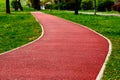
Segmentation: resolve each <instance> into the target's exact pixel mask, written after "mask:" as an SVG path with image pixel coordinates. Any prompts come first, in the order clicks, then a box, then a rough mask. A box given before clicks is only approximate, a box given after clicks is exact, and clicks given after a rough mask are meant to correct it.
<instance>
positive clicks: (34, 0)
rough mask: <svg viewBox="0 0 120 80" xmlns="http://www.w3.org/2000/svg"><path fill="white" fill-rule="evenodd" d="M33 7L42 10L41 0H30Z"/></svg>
mask: <svg viewBox="0 0 120 80" xmlns="http://www.w3.org/2000/svg"><path fill="white" fill-rule="evenodd" d="M30 2H31V4H32V7H33V8H34V9H37V10H40V9H41V8H40V0H30Z"/></svg>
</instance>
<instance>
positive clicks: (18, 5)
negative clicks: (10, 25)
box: [11, 0, 23, 11]
mask: <svg viewBox="0 0 120 80" xmlns="http://www.w3.org/2000/svg"><path fill="white" fill-rule="evenodd" d="M11 5H12V7H13V8H14V9H15V11H18V9H20V10H21V11H23V8H22V5H21V2H20V0H12V3H11Z"/></svg>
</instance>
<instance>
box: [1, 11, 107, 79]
mask: <svg viewBox="0 0 120 80" xmlns="http://www.w3.org/2000/svg"><path fill="white" fill-rule="evenodd" d="M32 14H33V15H34V17H35V18H36V19H37V20H38V22H39V23H40V24H41V25H43V28H44V35H43V37H42V38H40V39H38V40H37V41H35V42H33V43H31V44H28V45H26V46H24V47H21V48H18V49H16V50H13V51H10V52H7V53H6V54H2V55H0V80H95V79H96V77H97V75H98V73H99V71H100V69H101V67H102V65H103V63H104V61H105V58H106V56H107V53H108V49H109V44H108V41H107V40H106V39H104V38H103V37H102V36H100V35H98V34H96V33H94V32H93V31H90V30H89V29H87V28H84V27H83V26H80V25H78V24H75V23H72V22H69V21H67V20H64V19H61V18H57V17H55V16H52V15H48V14H45V13H41V12H34V13H32Z"/></svg>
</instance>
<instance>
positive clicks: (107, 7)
mask: <svg viewBox="0 0 120 80" xmlns="http://www.w3.org/2000/svg"><path fill="white" fill-rule="evenodd" d="M113 5H114V1H111V0H106V1H104V2H101V3H100V4H99V5H98V11H106V10H107V11H111V10H112V6H113Z"/></svg>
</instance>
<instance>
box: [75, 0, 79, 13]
mask: <svg viewBox="0 0 120 80" xmlns="http://www.w3.org/2000/svg"><path fill="white" fill-rule="evenodd" d="M78 10H79V4H78V0H75V14H76V15H78Z"/></svg>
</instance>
